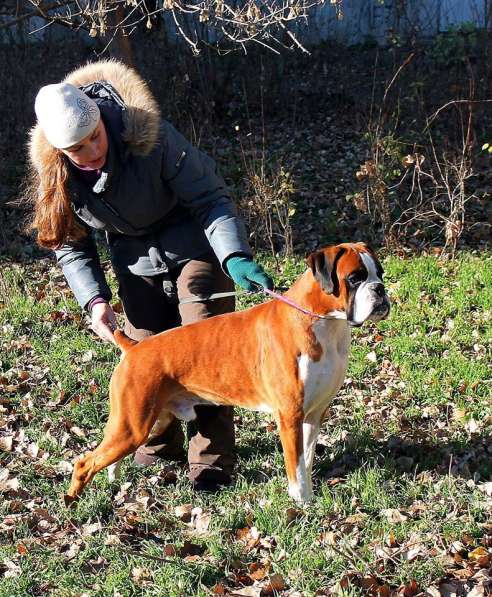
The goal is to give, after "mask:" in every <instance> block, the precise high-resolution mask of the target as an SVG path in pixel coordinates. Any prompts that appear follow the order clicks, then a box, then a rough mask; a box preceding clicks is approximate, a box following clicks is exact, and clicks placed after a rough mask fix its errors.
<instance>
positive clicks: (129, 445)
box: [68, 401, 157, 498]
mask: <svg viewBox="0 0 492 597" xmlns="http://www.w3.org/2000/svg"><path fill="white" fill-rule="evenodd" d="M111 406H112V408H111V412H110V415H109V419H108V422H107V424H106V429H105V431H104V438H103V440H102V442H101V443H100V444H99V446H97V448H96V449H95V450H93V451H92V452H88V453H87V454H85V455H84V456H82V457H81V458H80V459H79V460H78V461H77V462H76V463H75V467H74V471H73V475H72V482H71V484H70V488H69V490H68V496H69V497H72V498H75V497H77V496H79V495H80V493H81V492H82V491H83V489H84V487H85V486H86V485H87V484H88V483H89V482H90V481H91V479H92V478H93V477H94V475H95V474H96V473H98V472H99V471H100V470H102V469H104V468H106V467H108V466H110V465H112V464H116V467H115V468H116V469H117V468H118V463H119V461H120V460H121V459H122V458H124V457H125V456H127V455H128V454H131V453H132V452H135V450H136V449H137V448H138V447H139V446H141V445H142V444H143V443H144V442H145V441H146V440H147V437H148V435H149V433H150V431H151V429H152V426H153V425H154V423H155V421H156V419H157V413H156V412H146V413H145V416H142V417H141V418H139V419H138V420H135V419H134V418H132V419H131V420H130V419H129V418H128V417H127V411H126V409H124V408H114V409H113V401H112V403H111Z"/></svg>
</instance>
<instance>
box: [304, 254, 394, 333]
mask: <svg viewBox="0 0 492 597" xmlns="http://www.w3.org/2000/svg"><path fill="white" fill-rule="evenodd" d="M307 262H308V265H309V267H310V269H311V272H312V274H313V276H314V279H315V280H316V282H317V283H318V284H319V286H320V288H321V290H322V292H323V293H324V294H325V295H330V296H331V298H332V299H333V301H334V310H336V311H340V312H343V313H345V316H346V318H347V322H348V323H349V325H351V326H360V325H362V324H363V323H364V321H366V320H367V319H369V320H371V321H379V320H381V319H384V318H385V317H387V316H388V314H389V310H390V303H389V299H388V297H387V295H386V291H385V288H384V283H383V268H382V267H381V264H380V263H379V261H378V259H377V257H376V255H375V253H374V252H373V251H372V250H371V249H370V248H369V247H368V246H367V245H365V244H364V243H343V244H340V245H336V246H333V247H326V248H324V249H321V250H319V251H316V252H315V253H312V254H311V255H309V257H308V258H307Z"/></svg>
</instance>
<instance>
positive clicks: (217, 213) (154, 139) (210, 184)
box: [30, 61, 251, 308]
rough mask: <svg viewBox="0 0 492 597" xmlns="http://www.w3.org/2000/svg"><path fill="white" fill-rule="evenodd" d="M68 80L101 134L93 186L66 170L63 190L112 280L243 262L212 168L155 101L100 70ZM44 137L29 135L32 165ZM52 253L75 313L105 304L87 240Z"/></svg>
mask: <svg viewBox="0 0 492 597" xmlns="http://www.w3.org/2000/svg"><path fill="white" fill-rule="evenodd" d="M66 80H67V81H68V82H70V83H73V84H75V85H77V86H79V87H81V88H82V89H83V90H84V91H85V92H86V93H87V94H88V95H89V96H90V97H92V98H93V99H94V100H95V101H96V103H97V104H98V106H99V109H100V112H101V117H102V119H103V121H104V124H105V126H106V131H107V133H108V144H109V149H108V157H107V159H106V164H105V166H104V167H103V169H102V174H101V177H100V179H99V180H98V181H97V183H96V184H95V185H94V186H93V187H92V188H90V186H89V185H88V184H87V182H86V181H84V180H82V178H81V177H80V174H79V173H77V172H76V171H75V169H73V172H71V175H70V177H69V181H68V190H69V195H70V197H71V200H72V204H73V210H74V213H75V214H76V216H77V217H78V219H79V221H80V222H82V223H83V224H85V225H86V227H87V228H88V230H89V231H90V229H96V230H101V231H104V232H105V233H106V238H107V240H108V244H109V248H110V253H111V262H112V265H113V268H114V270H115V273H116V274H117V276H118V275H124V274H129V273H132V274H136V275H142V276H153V275H157V274H160V273H166V272H168V271H169V270H171V269H173V268H175V267H177V266H179V265H180V264H182V263H184V262H185V261H187V260H189V259H193V258H197V257H199V256H200V255H203V254H205V253H207V252H210V249H213V251H214V253H215V254H216V256H217V258H218V260H219V262H220V263H221V264H222V265H223V264H224V262H225V260H226V259H227V257H229V256H230V255H232V254H237V253H243V254H246V255H251V249H250V247H249V245H248V241H247V234H246V230H245V227H244V224H243V223H242V220H241V219H240V218H239V217H238V215H237V212H236V209H235V206H234V204H233V203H232V201H231V199H230V198H229V195H228V191H227V188H226V185H225V183H224V180H223V179H222V177H221V176H220V175H219V174H218V173H217V171H216V165H215V162H214V161H213V160H212V159H211V158H210V157H208V156H207V155H205V154H204V153H202V152H201V151H199V150H198V149H196V148H195V147H193V146H192V145H191V144H190V143H189V142H188V141H186V139H185V138H184V137H183V136H182V135H181V134H180V133H178V132H177V131H176V130H175V129H174V127H172V125H171V124H169V123H168V122H165V121H163V120H161V119H160V114H159V111H158V108H157V106H156V104H155V100H154V99H153V98H152V96H151V95H150V92H149V90H148V88H147V86H146V84H145V83H144V82H143V81H142V80H141V79H140V78H139V77H138V75H136V73H135V72H134V71H132V70H131V69H128V68H127V67H126V66H124V65H122V64H121V63H118V62H114V61H105V62H98V63H94V64H89V65H87V66H85V67H82V68H80V69H78V70H77V71H75V72H74V73H72V74H71V75H70V76H69V77H67V79H66ZM132 100H133V101H132ZM42 137H44V135H43V134H42V131H40V129H39V126H37V127H35V129H34V130H33V132H32V134H31V145H30V155H31V160H32V162H33V164H34V166H36V163H38V162H39V160H40V159H43V152H45V151H47V150H49V144H47V141H46V140H45V139H44V143H43V139H42ZM40 142H41V144H42V145H41V147H40ZM46 144H47V145H48V147H47V146H46ZM55 253H56V257H57V260H58V262H59V264H60V265H61V266H62V269H63V273H64V275H65V277H66V279H67V282H68V284H69V285H70V287H71V289H72V290H73V292H74V294H75V297H76V299H77V301H78V303H79V304H80V305H81V307H83V308H84V307H86V305H87V304H88V303H89V302H90V300H91V299H92V298H94V297H96V296H103V297H104V298H106V299H108V300H109V299H110V298H111V292H110V290H109V287H108V284H107V282H106V279H105V277H104V273H103V270H102V268H101V265H100V262H99V257H98V254H97V249H96V245H95V242H94V240H93V238H92V235H91V234H90V233H89V234H88V235H87V237H85V238H84V239H83V240H82V241H80V242H78V243H69V244H66V245H64V246H63V247H61V248H60V249H59V250H57V251H56V252H55Z"/></svg>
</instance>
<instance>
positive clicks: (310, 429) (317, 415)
mask: <svg viewBox="0 0 492 597" xmlns="http://www.w3.org/2000/svg"><path fill="white" fill-rule="evenodd" d="M323 413H324V409H323V410H322V411H320V412H314V413H309V414H308V415H307V416H306V418H305V419H304V422H303V424H302V439H303V446H304V458H305V461H306V475H307V480H308V486H309V491H310V492H311V495H312V492H313V483H312V477H313V460H314V454H315V450H316V442H317V441H318V435H319V430H320V427H321V419H322V417H323Z"/></svg>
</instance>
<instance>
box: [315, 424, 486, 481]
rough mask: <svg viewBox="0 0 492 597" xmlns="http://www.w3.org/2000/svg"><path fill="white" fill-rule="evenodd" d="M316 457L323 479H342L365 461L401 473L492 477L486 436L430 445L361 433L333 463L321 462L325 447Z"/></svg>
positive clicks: (421, 440)
mask: <svg viewBox="0 0 492 597" xmlns="http://www.w3.org/2000/svg"><path fill="white" fill-rule="evenodd" d="M316 453H317V455H318V459H317V461H316V462H315V464H316V468H317V470H318V472H319V474H321V475H322V476H323V477H325V478H333V477H341V476H345V475H347V474H349V473H351V472H353V471H355V470H356V469H358V468H360V467H361V466H363V465H364V464H365V463H367V461H368V460H371V461H372V462H375V463H376V464H380V465H381V467H383V468H386V469H388V468H389V469H393V470H394V471H397V472H400V473H410V474H418V473H421V472H424V471H428V472H435V473H438V474H440V475H443V474H450V475H452V476H454V477H461V478H463V479H473V478H474V476H476V477H478V479H480V480H482V481H483V480H487V479H489V478H491V476H492V437H491V436H490V435H488V434H486V433H483V434H482V435H476V436H474V437H473V438H472V439H471V440H462V441H461V440H456V441H447V440H444V439H443V440H442V441H439V440H435V441H429V440H428V439H427V438H424V437H422V436H419V434H415V435H414V436H413V437H408V436H405V437H402V436H399V435H392V436H390V437H389V438H388V439H385V440H379V439H376V438H374V437H372V436H371V435H369V434H367V433H360V434H358V435H357V434H355V435H353V436H352V437H351V439H350V442H348V443H346V444H345V446H344V447H343V448H342V450H341V452H340V453H339V454H337V455H336V457H335V459H334V460H331V461H330V460H328V459H326V458H323V455H324V454H325V453H326V448H325V446H322V445H319V444H318V446H317V447H316ZM320 457H321V458H320Z"/></svg>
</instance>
